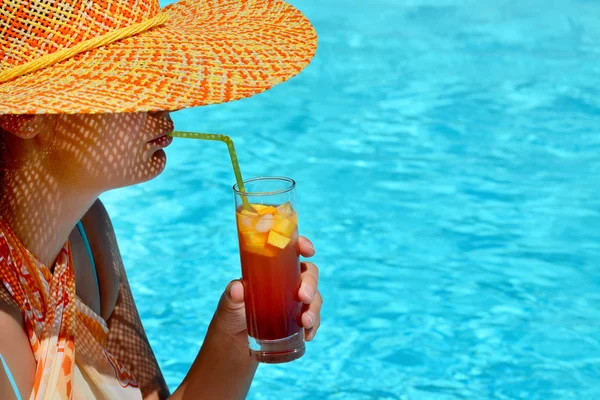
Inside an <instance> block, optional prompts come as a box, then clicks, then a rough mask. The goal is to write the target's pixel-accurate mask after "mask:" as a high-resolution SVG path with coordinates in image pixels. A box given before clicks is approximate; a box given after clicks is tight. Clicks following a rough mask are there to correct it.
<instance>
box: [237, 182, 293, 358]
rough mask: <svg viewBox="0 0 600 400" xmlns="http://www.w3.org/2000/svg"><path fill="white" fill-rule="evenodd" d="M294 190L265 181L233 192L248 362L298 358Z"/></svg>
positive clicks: (282, 183) (248, 183) (290, 185)
mask: <svg viewBox="0 0 600 400" xmlns="http://www.w3.org/2000/svg"><path fill="white" fill-rule="evenodd" d="M295 185H296V183H295V182H294V180H292V179H290V178H279V177H266V178H255V179H250V180H247V181H244V189H245V190H244V191H243V192H242V191H240V190H239V187H238V185H237V184H236V185H235V186H234V187H233V191H234V193H235V205H236V219H237V229H238V238H239V245H240V259H241V263H242V283H243V285H244V302H245V306H246V321H247V327H248V344H249V348H250V356H251V357H252V358H253V359H255V360H257V361H260V362H265V363H283V362H288V361H292V360H295V359H297V358H300V357H302V355H303V354H304V329H303V328H302V323H301V312H302V304H301V302H300V300H299V298H298V289H299V288H300V259H299V256H300V251H299V247H298V217H297V214H296V208H295V205H296V204H295V202H296V194H295ZM245 200H247V201H245Z"/></svg>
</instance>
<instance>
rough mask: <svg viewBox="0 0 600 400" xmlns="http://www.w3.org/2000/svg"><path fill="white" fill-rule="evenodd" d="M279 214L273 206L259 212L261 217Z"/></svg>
mask: <svg viewBox="0 0 600 400" xmlns="http://www.w3.org/2000/svg"><path fill="white" fill-rule="evenodd" d="M276 212H277V209H276V208H275V207H273V206H268V207H265V208H263V209H262V210H260V211H259V212H258V214H259V215H266V214H271V215H272V214H275V213H276Z"/></svg>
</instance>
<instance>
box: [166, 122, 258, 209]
mask: <svg viewBox="0 0 600 400" xmlns="http://www.w3.org/2000/svg"><path fill="white" fill-rule="evenodd" d="M169 136H172V137H178V138H188V139H200V140H212V141H215V142H223V143H225V144H226V145H227V149H228V150H229V157H231V165H232V166H233V173H234V174H235V180H236V181H237V185H238V189H239V191H240V192H245V191H246V189H245V188H244V180H243V179H242V171H241V170H240V164H239V162H238V158H237V155H236V153H235V146H234V145H233V140H231V138H230V137H229V136H226V135H220V134H216V133H196V132H180V131H175V132H171V133H169ZM240 197H241V198H242V204H243V207H244V209H246V210H251V207H250V204H248V199H247V198H246V196H240Z"/></svg>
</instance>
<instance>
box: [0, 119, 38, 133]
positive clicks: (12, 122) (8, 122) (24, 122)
mask: <svg viewBox="0 0 600 400" xmlns="http://www.w3.org/2000/svg"><path fill="white" fill-rule="evenodd" d="M41 122H42V121H41V118H39V116H37V115H32V114H23V115H14V114H3V115H0V128H2V129H3V130H4V131H6V132H8V133H12V134H13V135H15V136H18V137H20V138H21V139H31V138H33V137H35V136H36V135H37V134H38V132H39V131H40V129H39V128H40V127H39V125H40V123H41Z"/></svg>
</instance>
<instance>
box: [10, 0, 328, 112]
mask: <svg viewBox="0 0 600 400" xmlns="http://www.w3.org/2000/svg"><path fill="white" fill-rule="evenodd" d="M163 12H166V13H168V14H169V21H168V22H167V23H166V24H164V25H162V26H159V27H156V28H153V29H151V30H149V31H146V32H143V33H141V34H138V35H136V36H133V37H130V38H126V39H123V40H120V41H118V42H115V43H112V44H110V45H107V46H104V47H100V48H97V49H95V50H91V51H88V52H85V53H81V54H78V55H76V56H75V57H73V58H70V59H68V60H65V61H63V62H60V63H57V64H54V65H52V66H50V67H47V68H45V69H43V70H40V71H37V72H34V73H30V74H27V75H24V76H21V77H19V78H16V79H13V80H11V81H8V82H5V83H2V84H0V114H46V113H53V114H54V113H62V114H66V113H69V114H71V113H105V112H135V111H158V110H164V111H171V110H178V109H182V108H187V107H196V106H204V105H209V104H217V103H224V102H228V101H233V100H238V99H242V98H245V97H250V96H252V95H255V94H258V93H261V92H263V91H265V90H267V89H269V88H271V87H273V86H274V85H277V84H279V83H281V82H284V81H286V80H288V79H290V78H291V77H293V76H295V75H296V74H298V73H299V72H300V71H301V70H302V69H303V68H305V67H306V66H307V65H308V64H309V63H310V61H311V59H312V58H313V56H314V54H315V51H316V48H317V35H316V32H315V30H314V28H313V26H312V25H311V23H310V22H309V21H308V19H307V18H306V17H305V16H304V15H302V13H301V12H300V11H299V10H297V9H295V8H294V7H292V6H291V5H290V4H288V3H285V2H283V1H280V0H245V1H239V0H217V1H206V0H205V1H197V0H196V1H195V0H184V1H180V2H178V3H175V4H171V5H169V6H167V7H165V8H164V9H163Z"/></svg>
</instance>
